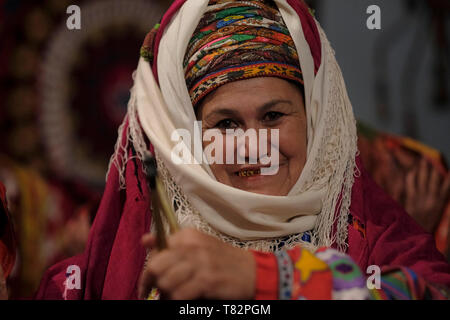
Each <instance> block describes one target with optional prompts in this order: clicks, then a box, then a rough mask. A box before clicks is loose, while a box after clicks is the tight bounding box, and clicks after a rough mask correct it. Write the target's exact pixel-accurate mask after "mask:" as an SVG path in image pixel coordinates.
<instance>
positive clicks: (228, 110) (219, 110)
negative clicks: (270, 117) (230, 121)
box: [205, 99, 292, 120]
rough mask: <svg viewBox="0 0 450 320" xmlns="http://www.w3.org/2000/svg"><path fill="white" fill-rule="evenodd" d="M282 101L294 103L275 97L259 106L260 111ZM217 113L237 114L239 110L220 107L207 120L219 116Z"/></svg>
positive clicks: (223, 114) (225, 114)
mask: <svg viewBox="0 0 450 320" xmlns="http://www.w3.org/2000/svg"><path fill="white" fill-rule="evenodd" d="M280 103H287V104H290V105H292V102H291V101H289V100H283V99H275V100H271V101H268V102H266V103H264V104H263V105H262V106H260V107H258V112H260V113H264V112H265V111H267V110H269V109H270V108H272V107H273V106H275V105H277V104H280ZM217 115H222V116H236V115H238V112H237V111H236V110H233V109H228V108H219V109H217V110H214V111H213V112H211V113H210V114H209V115H208V116H207V117H206V118H205V120H208V119H209V118H211V117H212V116H217Z"/></svg>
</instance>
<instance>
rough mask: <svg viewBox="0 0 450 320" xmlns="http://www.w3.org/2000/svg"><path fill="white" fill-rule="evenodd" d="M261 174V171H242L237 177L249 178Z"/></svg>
mask: <svg viewBox="0 0 450 320" xmlns="http://www.w3.org/2000/svg"><path fill="white" fill-rule="evenodd" d="M260 173H261V169H256V170H242V171H239V172H238V176H239V177H251V176H254V175H257V174H260Z"/></svg>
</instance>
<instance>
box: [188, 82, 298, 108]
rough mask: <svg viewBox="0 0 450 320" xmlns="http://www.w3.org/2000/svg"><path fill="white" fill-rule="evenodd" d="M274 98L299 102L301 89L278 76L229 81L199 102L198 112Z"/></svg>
mask: <svg viewBox="0 0 450 320" xmlns="http://www.w3.org/2000/svg"><path fill="white" fill-rule="evenodd" d="M273 100H287V101H291V102H292V103H293V104H298V103H299V100H302V94H301V91H300V89H299V88H298V87H297V86H296V85H295V84H292V83H291V82H289V81H287V80H284V79H281V78H277V77H258V78H251V79H245V80H239V81H234V82H230V83H227V84H225V85H223V86H220V87H219V88H217V89H215V90H214V91H212V92H211V93H209V94H208V95H207V96H206V97H205V98H204V99H203V100H202V101H201V103H200V104H199V106H198V108H197V109H198V110H197V111H198V112H202V113H203V114H205V113H210V112H214V110H216V109H223V108H231V109H234V108H238V109H242V108H244V107H245V106H247V107H250V106H253V107H258V106H261V105H264V104H266V103H268V102H270V101H273Z"/></svg>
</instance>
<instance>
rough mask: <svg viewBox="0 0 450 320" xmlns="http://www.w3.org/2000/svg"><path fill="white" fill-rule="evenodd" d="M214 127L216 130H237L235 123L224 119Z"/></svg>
mask: <svg viewBox="0 0 450 320" xmlns="http://www.w3.org/2000/svg"><path fill="white" fill-rule="evenodd" d="M214 127H216V128H218V129H234V128H237V127H238V125H237V123H236V122H235V121H233V120H231V119H224V120H220V121H219V122H217V123H216V125H215V126H214Z"/></svg>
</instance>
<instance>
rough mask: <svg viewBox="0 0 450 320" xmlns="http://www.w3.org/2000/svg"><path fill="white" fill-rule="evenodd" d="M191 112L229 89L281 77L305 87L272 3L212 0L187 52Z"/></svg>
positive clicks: (186, 71) (286, 34)
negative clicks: (246, 81)
mask: <svg viewBox="0 0 450 320" xmlns="http://www.w3.org/2000/svg"><path fill="white" fill-rule="evenodd" d="M183 66H184V72H185V79H186V85H187V88H188V90H189V94H190V97H191V101H192V104H193V106H194V107H195V106H196V104H197V103H198V102H199V101H200V100H201V99H202V98H204V97H205V96H206V95H207V94H208V93H210V92H211V91H213V90H214V89H216V88H218V87H219V86H222V85H224V84H226V83H229V82H232V81H237V80H243V79H248V78H254V77H268V76H271V77H279V78H283V79H288V80H292V81H295V82H297V83H298V84H300V85H301V86H303V76H302V71H301V69H300V64H299V60H298V53H297V50H296V48H295V45H294V41H293V40H292V38H291V36H290V34H289V31H288V29H287V27H286V24H285V23H284V21H283V18H282V16H281V14H280V12H279V11H278V8H277V6H276V4H275V3H274V2H273V1H263V0H259V1H258V0H255V1H235V0H211V1H210V2H209V5H208V8H207V11H206V12H205V14H204V15H203V17H202V19H201V20H200V23H199V25H198V26H197V28H196V30H195V32H194V34H193V35H192V38H191V40H190V41H189V44H188V48H187V50H186V54H185V58H184V62H183Z"/></svg>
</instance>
